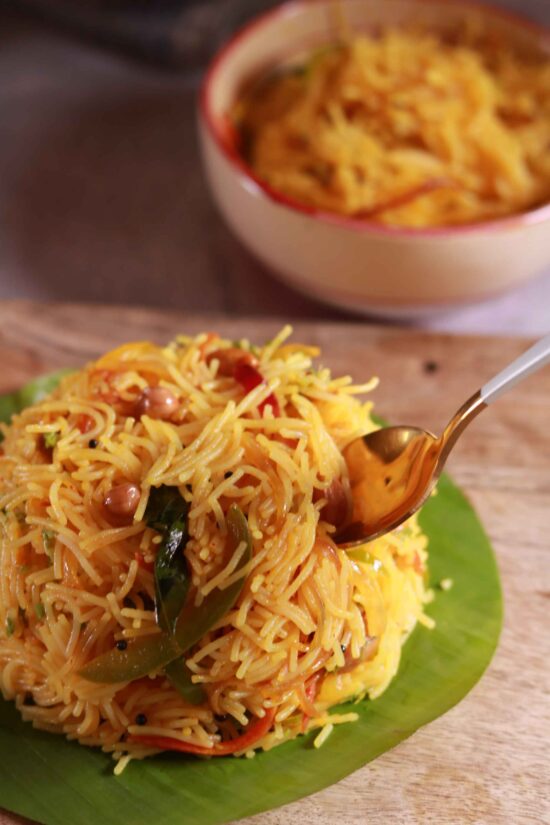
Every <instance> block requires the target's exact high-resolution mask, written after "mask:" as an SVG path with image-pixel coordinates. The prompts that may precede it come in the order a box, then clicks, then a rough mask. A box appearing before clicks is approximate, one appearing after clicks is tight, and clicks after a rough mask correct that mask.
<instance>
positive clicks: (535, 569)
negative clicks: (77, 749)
mask: <svg viewBox="0 0 550 825" xmlns="http://www.w3.org/2000/svg"><path fill="white" fill-rule="evenodd" d="M280 325H281V324H280V322H277V321H273V322H272V321H269V322H267V321H259V320H257V319H255V320H249V321H247V320H240V321H230V320H227V319H225V320H224V319H216V318H212V317H210V318H197V317H189V316H186V315H185V314H181V313H166V312H158V311H148V310H140V309H121V308H118V307H117V308H109V307H100V306H86V307H82V306H70V305H47V306H46V305H37V304H28V303H20V302H15V303H4V304H0V364H2V371H1V374H0V392H4V391H7V390H9V389H13V388H15V387H16V386H18V385H20V384H21V383H22V382H24V381H25V380H26V379H28V378H30V377H32V376H34V375H37V374H38V373H40V372H45V371H48V370H51V369H54V368H56V367H61V366H70V365H75V366H76V365H78V364H81V363H82V362H83V361H85V360H86V359H89V358H92V357H93V356H95V355H97V354H98V353H100V352H101V351H103V350H105V349H107V348H108V347H110V346H112V345H114V344H117V343H119V342H122V341H124V340H135V339H141V338H152V339H154V340H156V341H160V342H162V341H165V340H167V339H168V338H170V337H171V336H172V335H173V334H175V333H176V332H180V331H198V330H201V329H216V330H218V331H220V332H221V333H224V334H228V335H229V336H231V337H237V336H243V335H244V336H247V337H249V338H251V339H254V340H259V341H262V340H264V339H265V338H267V337H269V336H271V335H272V333H273V332H274V331H275V330H276V329H278V328H279V327H280ZM296 336H297V338H299V339H301V340H304V341H307V342H309V343H315V344H319V345H320V346H321V347H322V349H323V358H322V360H323V362H324V363H326V364H327V365H329V366H330V367H332V368H333V369H334V370H335V371H336V372H340V373H347V372H352V373H353V375H354V377H355V378H356V379H357V380H362V379H367V378H368V377H370V376H371V375H372V374H373V373H375V374H377V375H379V376H380V378H381V385H380V387H379V389H378V390H377V391H376V393H375V396H374V400H375V402H376V407H377V411H378V412H379V413H380V414H381V415H383V416H385V417H386V418H388V419H390V420H393V421H396V422H403V423H414V424H419V425H421V426H426V427H428V428H432V429H434V430H438V429H439V428H441V427H442V426H443V424H444V423H445V421H446V419H447V417H449V416H450V414H451V413H452V412H453V410H454V409H455V408H456V407H457V406H458V405H459V404H460V403H461V401H463V400H464V398H465V397H466V396H467V395H468V394H469V393H470V392H471V391H473V390H474V389H476V388H477V387H479V386H480V385H481V384H482V383H483V382H484V381H485V380H486V379H487V378H489V377H490V376H491V375H492V374H493V373H495V372H496V371H497V370H498V369H499V368H501V367H502V366H503V365H504V364H505V363H506V362H507V361H508V360H510V359H512V358H513V357H515V356H517V355H518V354H519V353H520V352H521V351H522V350H523V349H524V348H525V346H526V342H525V341H519V340H514V339H502V338H500V339H497V338H481V337H472V338H465V337H460V338H459V337H450V336H444V335H428V334H423V333H416V332H414V333H413V332H410V331H406V330H402V329H394V328H391V327H372V326H366V325H362V324H350V323H348V324H327V323H321V322H319V323H317V322H316V323H310V324H308V323H300V324H297V325H296ZM428 362H432V363H431V365H430V366H427V363H428ZM549 424H550V370H549V369H547V370H545V371H543V372H541V373H539V374H538V375H537V376H534V377H532V378H530V379H528V380H527V381H526V382H525V384H523V385H522V388H521V389H520V390H517V391H516V392H515V393H513V394H512V395H511V396H509V397H508V398H504V399H502V401H499V403H498V404H497V405H496V406H495V407H494V408H492V409H491V410H489V411H488V412H487V413H485V414H484V415H482V416H481V417H480V418H479V419H478V420H477V421H476V423H475V424H474V425H473V426H472V427H471V429H470V430H469V431H467V432H466V434H465V435H464V437H463V439H462V441H461V443H460V445H459V447H457V449H456V452H455V455H454V456H453V457H452V459H451V462H450V467H449V469H450V471H451V473H452V475H453V476H454V478H455V480H456V481H458V482H459V483H460V484H461V485H462V486H463V488H464V489H465V490H466V492H467V493H468V494H469V496H470V498H471V499H472V501H473V503H474V505H475V507H476V509H477V510H478V512H479V514H480V516H481V518H482V520H483V522H484V524H485V526H486V529H487V531H488V533H489V535H490V537H491V539H492V541H493V543H494V546H495V548H496V551H497V555H498V562H499V567H500V571H501V574H502V580H503V586H504V594H505V626H504V631H503V634H502V639H501V643H500V647H499V650H498V652H497V655H496V656H495V659H494V661H493V663H492V665H491V667H490V668H489V670H488V672H487V673H486V675H485V676H484V678H483V679H482V681H481V682H480V683H479V684H478V685H477V687H476V688H475V689H474V690H473V691H472V692H471V694H470V695H469V696H468V697H467V698H466V699H465V700H464V701H463V702H461V704H460V705H459V706H458V707H456V708H454V709H453V710H452V711H451V712H450V713H448V714H446V715H445V716H444V717H442V718H440V719H438V720H437V721H436V722H433V723H432V724H431V725H429V726H428V727H426V728H423V729H422V730H420V731H418V732H417V733H416V734H415V735H414V736H413V737H412V738H411V739H409V740H408V741H406V742H405V743H403V744H402V745H400V746H399V747H398V748H396V749H395V750H394V751H392V752H390V753H387V754H385V755H384V756H382V757H381V758H380V759H378V760H376V761H375V762H373V763H371V764H370V765H368V766H366V767H365V768H363V769H362V770H360V771H357V772H356V773H355V774H353V775H352V776H350V777H348V778H347V779H345V780H343V781H342V782H340V783H339V784H338V785H336V786H333V787H332V788H329V789H327V790H325V791H323V792H321V793H318V794H316V795H314V796H312V797H309V798H307V799H305V800H302V801H300V802H297V803H294V804H292V805H288V806H286V807H284V808H280V809H279V810H276V811H271V812H269V813H266V814H261V815H258V816H256V817H253V818H251V819H250V820H248V822H250V825H283V823H284V825H313V823H320V825H332V823H334V822H338V823H341V825H360V824H361V825H364V823H368V825H388V823H397V825H409V824H410V825H455V823H460V824H461V825H462V823H464V825H541V823H550V802H549V797H548V788H549V786H550V770H549V760H548V746H549V741H550V708H549V702H548V694H549V692H550V669H549V667H548V662H549V661H550V634H549V632H548V611H549V607H550V565H549V563H548V552H549V548H548V536H549V535H550V435H549ZM15 823H17V825H24V823H23V821H22V820H20V819H17V818H16V817H13V816H12V815H10V814H6V813H4V814H2V812H0V825H15ZM67 825H70V823H67Z"/></svg>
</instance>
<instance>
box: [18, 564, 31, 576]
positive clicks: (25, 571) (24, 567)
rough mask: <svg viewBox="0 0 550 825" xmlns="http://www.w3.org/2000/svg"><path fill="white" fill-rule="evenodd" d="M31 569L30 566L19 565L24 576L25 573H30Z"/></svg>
mask: <svg viewBox="0 0 550 825" xmlns="http://www.w3.org/2000/svg"><path fill="white" fill-rule="evenodd" d="M30 569H31V566H30V564H20V565H19V572H20V573H22V574H23V575H25V573H28V572H29V570H30Z"/></svg>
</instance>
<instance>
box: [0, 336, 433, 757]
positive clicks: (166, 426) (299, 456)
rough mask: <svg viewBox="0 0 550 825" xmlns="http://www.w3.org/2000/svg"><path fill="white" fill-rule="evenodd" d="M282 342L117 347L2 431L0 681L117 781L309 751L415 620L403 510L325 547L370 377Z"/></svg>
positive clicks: (416, 602)
mask: <svg viewBox="0 0 550 825" xmlns="http://www.w3.org/2000/svg"><path fill="white" fill-rule="evenodd" d="M288 333H289V331H288V330H284V331H283V333H281V335H279V336H278V337H277V338H275V339H274V340H273V341H271V342H269V343H267V344H266V345H265V346H263V347H260V348H256V347H253V346H252V345H250V344H249V343H248V342H247V341H240V342H230V341H227V340H223V339H221V338H219V337H218V336H217V335H215V334H212V333H209V334H203V335H199V336H197V337H195V338H188V337H184V336H182V337H180V338H178V339H176V341H175V342H173V343H172V344H170V345H169V346H168V347H166V348H161V347H158V346H155V345H153V344H150V343H146V342H140V343H133V344H127V345H125V346H122V347H120V348H119V349H117V350H115V351H113V352H111V353H108V354H107V355H105V356H104V357H103V358H100V359H99V360H98V361H96V362H94V363H92V364H90V365H88V366H87V367H86V368H85V369H83V370H81V371H79V372H76V373H74V374H72V375H69V376H68V377H66V378H65V379H64V380H63V381H62V383H61V385H60V387H59V388H58V389H57V390H56V391H55V392H54V393H53V394H52V395H51V396H50V397H48V398H47V399H45V400H44V401H41V402H40V403H38V404H36V405H34V406H32V407H29V408H28V409H26V410H24V411H23V412H22V413H21V414H19V415H17V416H15V417H14V418H13V420H12V422H11V424H10V425H9V426H3V434H4V440H3V443H2V445H1V448H0V449H1V455H0V511H1V513H0V525H1V532H0V536H1V545H0V563H1V567H0V594H1V595H0V684H1V687H2V692H3V694H4V696H5V697H6V698H8V699H14V700H15V702H16V705H17V707H18V709H19V710H20V712H21V714H22V716H23V718H24V719H26V720H29V721H31V722H32V723H33V724H34V725H35V726H36V727H39V728H42V729H45V730H48V731H51V732H53V733H63V734H65V735H66V736H68V737H69V738H70V739H77V740H78V741H79V742H80V743H81V744H83V745H89V746H98V747H101V748H102V749H103V750H105V751H106V752H110V753H113V754H114V756H115V758H116V759H117V760H118V764H117V770H118V771H120V770H122V769H123V768H124V766H125V765H126V764H127V762H128V761H129V760H130V759H132V758H142V757H145V756H148V755H149V754H153V753H156V752H159V751H163V750H177V751H182V752H186V753H191V754H196V755H198V756H223V755H229V754H236V755H242V754H247V755H252V754H253V752H254V750H255V749H258V748H262V749H269V748H272V747H273V746H275V745H278V744H280V743H282V742H284V741H285V740H288V739H292V738H294V737H296V736H298V735H300V734H302V733H304V732H307V731H311V730H318V731H319V732H318V733H317V735H316V738H315V744H316V745H317V746H319V745H320V744H322V742H323V741H324V739H325V738H326V737H327V736H328V735H329V733H330V731H331V729H332V726H333V725H334V724H338V723H341V722H347V721H349V722H352V721H353V720H354V719H355V714H354V713H353V710H352V711H349V709H347V710H346V711H343V712H340V713H339V712H338V711H336V712H333V713H331V712H330V709H331V708H332V707H333V706H334V705H337V704H339V703H341V702H342V701H344V700H346V699H350V698H355V697H363V696H369V697H370V698H376V696H379V695H380V694H381V693H382V692H383V691H384V690H385V688H386V687H387V686H388V684H389V683H390V681H391V680H392V678H393V677H394V676H395V674H396V672H397V669H398V666H399V660H400V653H401V647H402V645H403V643H404V642H405V640H406V639H407V637H408V635H409V634H410V633H411V631H412V629H413V628H414V627H415V625H416V623H417V622H419V621H420V622H422V623H424V624H426V625H428V626H429V625H430V624H431V620H430V619H429V617H427V616H426V615H425V613H424V605H425V603H426V602H427V601H429V598H430V595H431V594H430V591H429V590H428V589H427V586H426V583H425V572H426V563H427V550H426V539H425V537H424V536H423V534H422V532H421V531H420V528H419V527H418V525H417V523H416V521H415V520H414V519H412V520H411V521H409V522H408V523H407V524H406V525H405V526H404V527H402V528H401V529H399V530H397V531H395V532H394V533H391V534H389V535H387V536H385V537H383V538H381V539H378V540H376V541H374V542H371V543H370V544H368V545H365V546H363V547H359V548H355V549H354V550H344V549H341V548H339V547H338V545H337V543H336V538H337V532H338V530H339V529H340V528H341V527H342V525H344V524H345V523H346V521H347V520H348V519H349V517H350V508H351V500H350V492H349V481H348V472H347V467H346V463H345V461H344V458H343V456H342V450H343V449H344V448H345V447H346V445H347V444H349V443H350V442H351V441H352V440H353V439H354V438H356V437H358V436H360V435H361V434H364V433H365V432H368V431H370V430H372V429H373V428H374V427H375V425H374V424H373V422H372V420H371V417H370V409H371V405H370V404H369V403H367V404H365V403H362V402H360V401H359V400H358V398H357V395H359V394H361V393H363V392H366V391H368V390H370V389H371V388H372V387H373V386H374V383H375V382H374V381H372V382H370V383H369V384H367V385H365V386H354V385H353V384H352V383H351V380H350V379H349V378H333V377H332V376H331V374H330V372H329V370H328V369H324V368H314V367H313V365H312V357H313V356H315V355H316V354H317V353H316V351H315V349H314V348H310V347H306V346H301V345H299V344H287V343H285V342H284V341H285V338H286V337H287V335H288Z"/></svg>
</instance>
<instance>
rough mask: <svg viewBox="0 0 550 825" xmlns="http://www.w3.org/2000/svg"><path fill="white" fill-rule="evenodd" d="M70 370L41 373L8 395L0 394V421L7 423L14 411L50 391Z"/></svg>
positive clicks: (18, 410) (28, 404) (27, 405)
mask: <svg viewBox="0 0 550 825" xmlns="http://www.w3.org/2000/svg"><path fill="white" fill-rule="evenodd" d="M70 372H71V370H58V371H57V372H51V373H50V374H49V375H41V376H39V377H38V378H35V379H34V380H33V381H30V382H29V383H28V384H25V386H24V387H22V388H21V389H19V390H16V391H15V392H12V393H10V394H9V395H3V396H0V421H4V422H5V423H7V422H8V421H10V419H11V417H12V415H14V413H17V412H20V411H21V410H23V409H25V407H29V406H30V405H31V404H36V402H37V401H40V400H41V399H42V398H44V397H45V396H46V395H48V393H50V392H52V390H54V389H55V388H56V387H57V385H58V384H59V382H60V381H61V379H62V378H63V376H64V375H68V374H69V373H70ZM1 440H2V437H1V435H0V441H1Z"/></svg>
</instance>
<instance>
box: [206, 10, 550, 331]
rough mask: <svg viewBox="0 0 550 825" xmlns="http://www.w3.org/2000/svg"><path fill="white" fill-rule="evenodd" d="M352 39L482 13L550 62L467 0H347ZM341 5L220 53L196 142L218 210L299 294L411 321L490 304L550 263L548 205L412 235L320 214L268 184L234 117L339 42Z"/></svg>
mask: <svg viewBox="0 0 550 825" xmlns="http://www.w3.org/2000/svg"><path fill="white" fill-rule="evenodd" d="M339 8H340V10H341V13H343V14H344V15H345V16H346V19H347V21H348V23H349V25H350V27H351V28H352V30H354V31H358V32H360V31H368V30H372V29H373V28H375V27H380V26H399V25H403V24H407V23H410V22H411V21H414V22H415V23H416V24H420V25H423V26H425V27H427V28H431V29H433V30H434V31H439V32H443V33H445V32H449V31H453V29H456V27H457V26H458V25H460V23H461V22H463V21H464V17H465V15H466V14H467V13H468V10H471V11H475V14H476V15H477V16H478V18H481V20H482V22H483V25H484V27H486V29H487V30H488V31H489V32H494V33H495V34H497V35H498V36H499V37H501V38H505V39H506V40H507V42H510V44H511V45H512V46H514V48H518V49H520V50H524V51H525V50H528V51H533V50H535V51H537V52H540V53H542V54H547V55H550V33H549V32H548V31H546V30H544V29H543V28H542V27H539V26H536V25H535V24H533V23H530V22H529V21H526V20H523V19H522V18H519V17H517V16H515V15H511V14H509V13H507V12H504V11H501V10H497V9H494V8H491V7H489V6H485V5H477V4H475V3H470V2H465V0H384V3H372V2H371V0H340V3H339ZM333 26H334V0H294V2H289V3H284V4H283V5H281V6H278V7H276V8H275V9H273V10H272V11H269V12H267V13H266V14H263V15H262V16H260V17H258V18H257V19H256V20H254V21H252V23H250V24H248V26H246V27H245V28H244V29H242V30H241V31H240V32H238V33H237V34H236V35H235V36H234V37H233V39H232V40H231V41H230V42H229V43H228V44H227V45H226V46H225V47H224V48H223V49H222V50H221V52H220V53H219V54H218V55H217V57H216V58H215V59H214V61H213V63H212V65H211V66H210V68H209V70H208V72H207V74H206V76H205V79H204V81H203V85H202V89H201V97H200V106H199V133H200V140H201V147H202V155H203V159H204V165H205V170H206V175H207V178H208V181H209V184H210V188H211V191H212V194H213V197H214V200H215V201H216V203H217V205H218V208H219V210H220V211H221V213H222V215H223V216H224V218H225V220H226V221H227V223H228V224H229V226H230V227H231V229H232V230H233V231H234V233H235V234H236V235H237V236H238V238H240V240H241V241H242V243H243V244H244V245H245V246H247V247H248V249H249V250H250V251H251V252H252V253H253V254H254V255H256V257H257V258H259V259H260V260H261V261H262V262H263V263H264V264H266V265H267V266H268V267H269V269H271V270H272V271H273V273H274V274H276V275H278V276H279V277H280V278H281V279H283V280H284V281H286V282H287V283H289V284H290V285H292V286H293V287H294V288H296V289H298V290H300V291H301V292H303V293H305V294H307V295H310V296H314V297H316V298H318V299H320V300H322V301H325V302H328V303H331V304H335V305H337V306H340V307H344V308H347V309H352V310H353V311H356V312H364V313H367V314H373V313H374V314H381V315H388V316H394V317H399V316H402V317H412V316H414V315H416V314H422V313H426V312H434V311H438V310H444V311H447V310H448V309H449V308H453V307H456V306H459V305H461V304H468V303H474V302H477V301H482V300H485V299H488V298H490V297H492V296H493V295H497V294H499V293H501V292H504V291H505V290H508V289H511V288H514V287H516V286H519V285H520V284H521V283H522V282H523V281H525V280H527V279H529V278H530V277H532V276H533V275H535V274H537V273H540V272H541V271H543V270H544V269H545V268H546V267H548V266H550V203H549V204H546V205H543V206H541V207H538V208H536V209H533V210H531V211H528V212H523V213H520V214H517V215H512V216H510V217H506V218H502V219H499V220H494V221H485V222H481V223H475V224H468V225H462V226H453V227H437V228H431V229H412V228H411V229H409V228H403V227H393V226H388V225H383V224H380V223H377V222H375V221H373V220H368V219H357V218H349V217H345V216H342V215H337V214H332V213H328V212H323V211H322V210H318V209H315V208H313V207H310V206H305V205H303V204H300V203H298V202H297V201H294V200H293V199H291V198H289V197H286V196H285V195H283V194H281V193H280V192H277V191H275V190H274V189H272V188H271V187H270V186H269V185H267V184H266V183H264V182H262V181H261V180H259V179H258V178H257V177H256V176H255V174H254V172H253V171H252V170H251V169H250V168H249V167H248V166H247V164H246V162H245V161H244V159H243V158H242V156H241V155H240V153H239V150H238V141H237V140H236V138H235V130H234V128H233V127H232V125H231V120H230V113H231V111H232V110H233V107H234V105H235V103H236V102H237V101H238V100H239V99H240V97H241V96H242V94H243V90H244V89H246V88H248V87H249V86H250V84H251V83H253V82H254V81H255V80H258V79H259V78H261V77H265V76H267V75H268V74H269V73H270V72H272V71H274V70H275V69H276V68H278V67H280V66H281V65H284V64H285V63H287V62H288V61H289V60H290V59H291V58H292V57H293V56H296V55H304V54H307V53H308V52H310V51H312V50H313V49H316V48H318V47H320V46H323V45H326V44H328V43H331V42H334V34H333V31H334V29H333Z"/></svg>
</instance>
